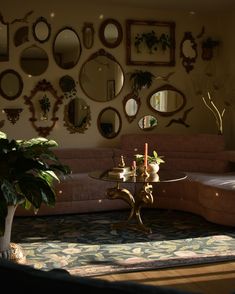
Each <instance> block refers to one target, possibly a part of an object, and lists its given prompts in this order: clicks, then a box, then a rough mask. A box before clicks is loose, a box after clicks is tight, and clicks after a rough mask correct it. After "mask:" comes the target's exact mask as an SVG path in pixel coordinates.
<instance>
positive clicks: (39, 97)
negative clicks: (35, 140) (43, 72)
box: [24, 79, 63, 137]
mask: <svg viewBox="0 0 235 294" xmlns="http://www.w3.org/2000/svg"><path fill="white" fill-rule="evenodd" d="M24 100H25V104H26V105H29V110H30V112H31V115H32V116H31V117H30V118H29V120H30V121H31V123H32V125H33V127H34V129H35V130H36V131H37V132H38V134H39V136H43V137H47V136H48V135H49V134H50V132H51V131H52V129H53V128H54V126H55V124H56V122H57V120H58V117H57V116H56V112H57V111H58V110H59V105H60V104H62V103H63V96H58V95H57V92H56V90H55V89H54V88H53V86H52V84H51V83H50V82H48V81H47V80H45V79H43V80H41V81H39V82H38V83H37V85H36V86H35V88H33V89H32V91H31V94H30V96H26V95H25V96H24Z"/></svg>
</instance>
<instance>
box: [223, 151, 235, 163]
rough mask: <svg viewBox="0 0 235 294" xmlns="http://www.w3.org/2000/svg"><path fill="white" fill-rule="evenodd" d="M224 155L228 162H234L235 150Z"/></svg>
mask: <svg viewBox="0 0 235 294" xmlns="http://www.w3.org/2000/svg"><path fill="white" fill-rule="evenodd" d="M224 153H225V156H226V159H227V160H228V161H229V162H234V163H235V150H227V151H225V152H224Z"/></svg>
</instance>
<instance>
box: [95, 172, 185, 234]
mask: <svg viewBox="0 0 235 294" xmlns="http://www.w3.org/2000/svg"><path fill="white" fill-rule="evenodd" d="M108 172H109V170H107V171H94V172H91V173H89V176H90V177H91V178H93V179H96V180H101V181H108V182H115V183H116V185H115V187H113V188H108V189H107V191H106V195H107V197H108V199H111V200H113V199H122V200H123V201H125V202H127V203H128V205H129V206H130V209H131V211H130V214H129V216H128V218H127V220H125V221H123V222H120V223H117V224H113V225H112V226H113V228H114V229H118V228H123V227H128V228H133V229H138V230H141V231H143V232H145V233H151V232H152V230H151V228H149V227H147V226H145V225H144V224H143V221H142V218H141V214H140V212H141V208H142V207H144V206H151V204H153V195H152V191H153V185H152V183H159V182H175V181H181V180H184V179H185V178H186V177H187V176H186V175H185V174H184V173H182V172H179V171H173V170H160V171H159V172H158V173H157V174H151V175H149V176H147V177H146V176H133V175H131V176H125V177H123V178H116V177H112V176H109V175H108ZM122 183H133V185H135V187H134V188H135V189H134V191H135V192H134V193H133V194H132V193H131V192H130V191H129V190H128V189H126V188H121V187H120V184H122ZM138 183H139V184H142V185H141V188H140V189H139V190H137V189H136V186H137V185H136V184H138ZM133 219H135V220H136V222H135V223H133V222H132V223H131V221H132V220H133Z"/></svg>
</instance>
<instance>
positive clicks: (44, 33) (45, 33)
mask: <svg viewBox="0 0 235 294" xmlns="http://www.w3.org/2000/svg"><path fill="white" fill-rule="evenodd" d="M50 35H51V26H50V25H49V23H48V22H47V20H46V19H45V18H44V17H39V18H38V19H37V20H36V22H35V23H34V24H33V36H34V38H35V40H36V41H38V42H40V43H44V42H46V41H47V40H48V39H49V38H50Z"/></svg>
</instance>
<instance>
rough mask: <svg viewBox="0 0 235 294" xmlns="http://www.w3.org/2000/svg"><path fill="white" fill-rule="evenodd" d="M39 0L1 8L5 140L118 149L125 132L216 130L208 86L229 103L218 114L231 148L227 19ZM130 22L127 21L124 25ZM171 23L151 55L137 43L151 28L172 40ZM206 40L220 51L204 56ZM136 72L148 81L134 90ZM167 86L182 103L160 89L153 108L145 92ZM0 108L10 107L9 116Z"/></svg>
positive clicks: (0, 102)
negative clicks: (47, 140)
mask: <svg viewBox="0 0 235 294" xmlns="http://www.w3.org/2000/svg"><path fill="white" fill-rule="evenodd" d="M43 2H44V1H41V2H32V1H23V4H22V5H20V7H19V5H17V3H18V2H17V1H16V0H11V1H4V2H3V4H2V5H1V8H0V9H1V11H0V12H1V14H2V15H3V21H4V23H3V24H1V25H2V27H3V28H4V30H3V31H7V29H8V34H7V33H5V34H4V35H2V34H0V38H2V39H3V40H5V45H4V46H3V48H1V46H0V57H1V58H0V75H1V78H0V88H1V90H0V108H1V109H0V121H2V120H4V125H3V127H2V128H1V130H2V131H5V132H6V133H7V134H8V136H9V137H10V138H25V139H27V138H31V137H36V136H39V135H40V136H41V135H42V136H47V137H48V138H53V139H55V140H56V141H57V142H58V143H59V145H60V146H61V147H91V146H92V147H96V146H100V147H102V146H117V145H118V143H119V141H120V136H121V135H122V134H125V133H145V132H149V133H179V134H180V133H181V134H182V133H217V126H216V122H215V120H214V117H213V114H212V113H211V112H210V111H209V110H208V108H206V106H205V104H204V103H203V101H202V94H204V95H205V94H206V93H207V91H208V90H210V91H211V93H213V99H214V100H215V102H216V105H218V107H219V108H223V107H224V105H225V104H224V101H227V100H229V99H230V100H232V101H230V100H229V101H227V102H229V103H230V104H231V106H230V107H228V109H226V112H225V115H224V135H225V137H226V140H227V143H228V145H230V146H232V144H233V142H232V139H231V138H232V137H235V122H234V117H235V116H234V106H233V101H234V100H233V97H232V94H231V95H230V88H229V87H230V84H229V83H230V80H231V79H232V73H233V72H234V67H233V65H232V64H234V63H235V57H234V56H233V55H234V54H233V53H232V50H231V48H234V41H233V40H232V38H229V32H228V30H229V29H228V28H231V30H232V27H233V26H232V25H230V26H227V22H228V19H229V18H228V17H226V15H221V14H220V15H219V14H214V15H213V14H211V13H210V14H207V13H200V12H197V13H195V14H194V15H192V14H190V13H189V12H188V11H159V10H153V9H147V8H138V7H128V6H126V7H125V6H120V5H119V6H115V5H113V6H112V5H110V4H103V5H101V4H99V5H98V4H96V2H95V1H90V2H89V1H87V3H85V4H84V3H83V5H82V6H81V5H80V4H79V3H78V1H70V5H67V3H66V1H64V0H61V1H54V0H52V1H49V2H48V1H47V2H46V1H45V3H44V4H43ZM65 7H66V11H65ZM128 20H132V21H131V22H130V23H129V24H131V25H130V26H129V27H128V26H127V21H128ZM149 21H154V25H153V26H151V25H149ZM231 22H232V20H231ZM161 23H164V24H165V23H167V25H166V26H163V27H161V25H160V26H159V24H161ZM5 24H7V29H6V27H5ZM169 24H174V36H173V37H174V38H173V39H171V40H170V41H171V42H170V43H167V42H168V39H167V38H166V39H165V43H164V40H163V41H162V43H159V44H158V48H157V50H155V49H156V48H155V47H152V48H148V47H147V45H146V44H147V43H145V42H144V41H140V39H139V37H140V36H141V35H143V34H147V33H149V32H151V30H152V28H153V29H154V30H155V29H156V32H157V34H159V37H160V36H162V35H164V34H165V35H167V36H171V31H170V27H171V26H170V25H169ZM127 27H128V31H127ZM225 27H226V28H227V31H226V30H224V28H225ZM85 32H86V33H85ZM186 32H190V33H191V36H192V37H193V40H194V42H195V44H196V53H195V51H194V50H195V46H191V45H192V44H194V42H193V43H192V42H191V41H190V40H191V39H189V40H188V39H187V42H186V43H185V44H184V45H181V42H182V40H184V38H185V36H187V34H185V33H186ZM127 37H128V38H131V40H127ZM171 37H172V36H171ZM208 37H211V38H213V39H216V40H219V41H220V46H217V47H216V48H214V51H213V57H212V58H211V59H209V60H204V59H203V58H202V57H201V54H202V42H203V40H204V39H206V38H208ZM190 38H191V37H190ZM163 39H164V38H163ZM136 41H137V42H136ZM138 42H139V43H138ZM164 44H166V49H163V48H164ZM167 44H168V45H169V46H168V45H167ZM167 46H168V47H167ZM182 48H184V49H183V50H182ZM150 49H151V50H152V53H151V54H150V53H149V52H150ZM138 50H139V51H140V52H139V53H138ZM181 51H183V55H184V58H183V57H182V52H181ZM158 52H159V55H156V56H155V54H158ZM172 52H173V53H172ZM233 52H234V51H233ZM172 54H173V55H172ZM172 56H173V59H174V60H173V62H172ZM195 57H196V58H195ZM8 70H10V72H9V71H8ZM4 71H6V74H5V75H4ZM135 71H146V72H150V73H151V74H152V75H153V76H154V77H153V79H152V80H151V83H150V85H147V86H143V87H141V88H139V89H138V90H137V92H136V89H133V79H130V77H131V74H132V73H134V72H135ZM2 73H3V75H2ZM225 77H229V78H227V80H225ZM61 81H63V84H62V82H61ZM225 83H227V84H225ZM167 86H169V88H168V90H169V91H170V92H172V89H174V90H175V91H173V94H174V93H181V97H183V103H182V102H179V106H177V105H178V104H177V103H178V102H177V100H176V102H175V101H174V100H173V99H171V98H169V97H171V95H168V94H167V92H164V93H163V94H162V95H160V96H159V97H164V98H159V97H158V96H157V94H156V95H155V96H156V97H157V98H154V102H153V103H154V107H153V106H152V105H151V103H150V96H151V95H152V93H158V92H159V91H158V89H161V88H162V87H163V88H164V90H165V88H166V90H167ZM224 87H226V91H225V89H224ZM32 91H33V94H32ZM133 91H134V92H133ZM231 92H232V91H231ZM167 95H168V96H167ZM15 96H17V97H15ZM126 97H128V98H130V101H129V99H127V98H126ZM169 99H170V100H169ZM152 100H153V98H152ZM152 100H151V101H152ZM172 103H174V106H173V109H171V108H170V110H169V107H170V105H172ZM157 105H159V107H162V109H166V110H165V113H164V110H163V112H162V111H158V108H157V107H158V106H157ZM55 106H56V111H54V108H55ZM155 108H156V109H155ZM4 109H11V111H10V114H8V113H7V111H4ZM32 109H33V110H32ZM106 109H112V111H110V113H111V114H112V113H113V114H114V115H113V117H111V118H110V119H107V118H106V116H105V115H103V113H104V112H105V110H106ZM156 110H157V111H156ZM8 112H9V111H8ZM105 113H106V112H105ZM108 113H109V112H108ZM12 116H14V117H13V118H11V119H10V118H9V117H12ZM32 118H33V120H36V121H35V122H34V123H32ZM182 118H183V123H182ZM145 124H146V127H145Z"/></svg>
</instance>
